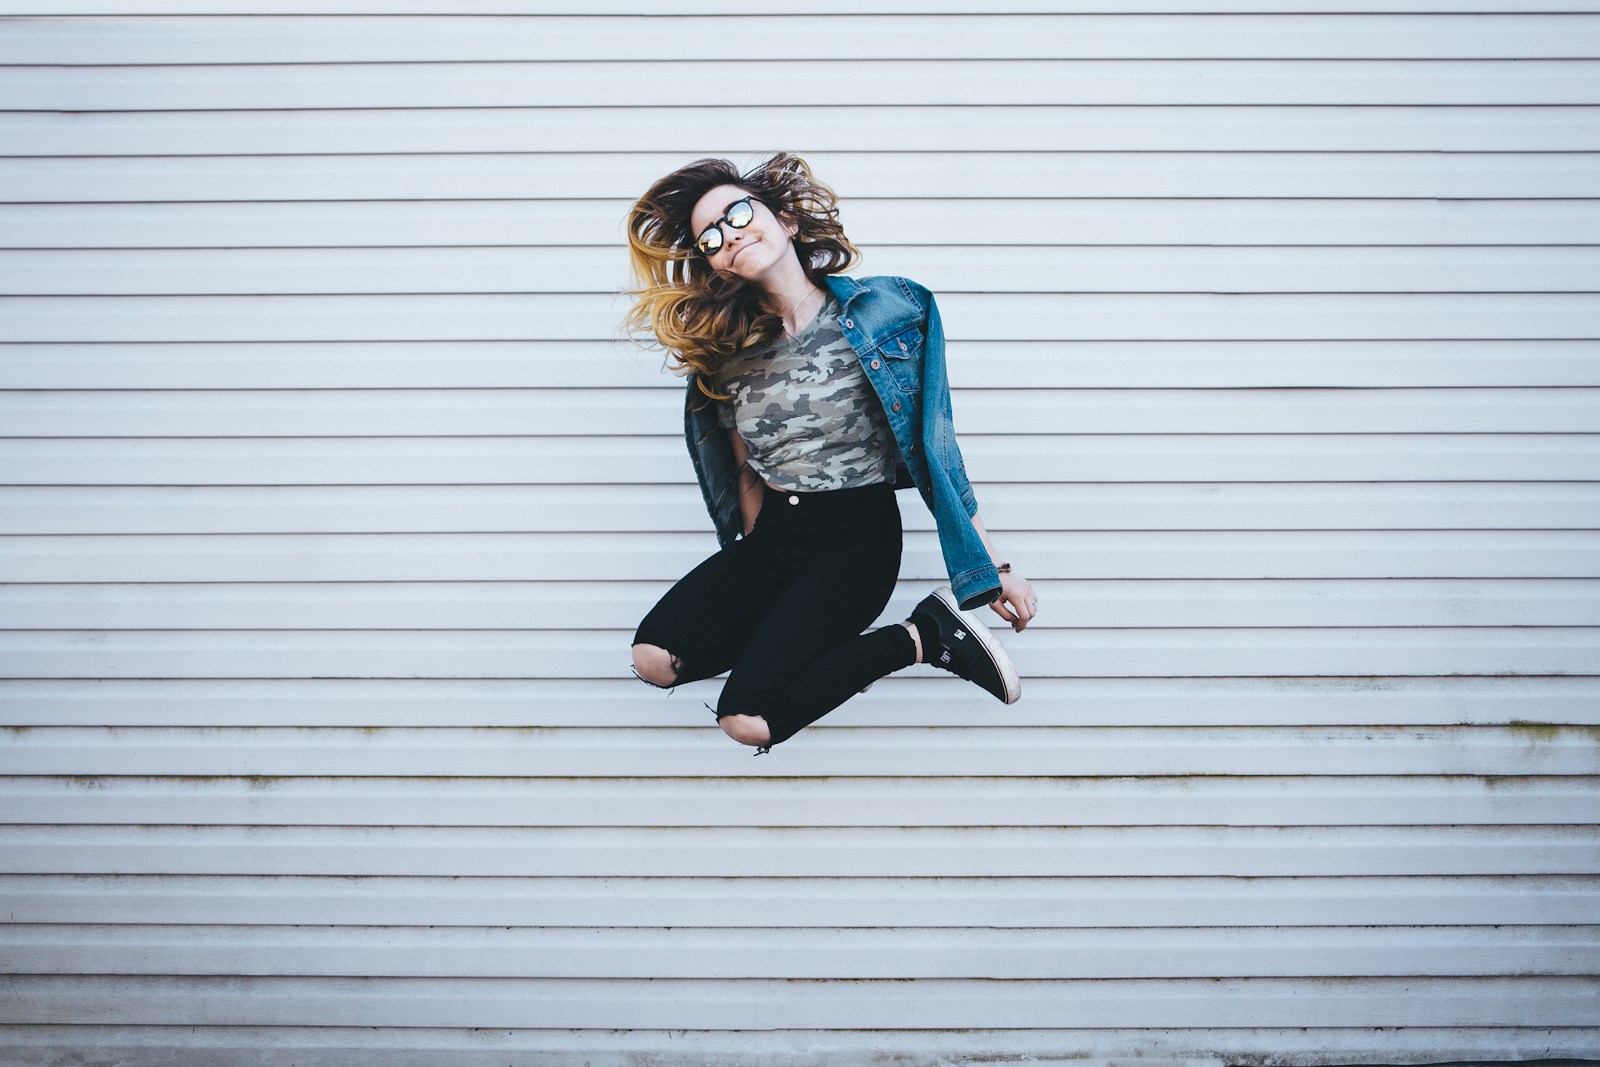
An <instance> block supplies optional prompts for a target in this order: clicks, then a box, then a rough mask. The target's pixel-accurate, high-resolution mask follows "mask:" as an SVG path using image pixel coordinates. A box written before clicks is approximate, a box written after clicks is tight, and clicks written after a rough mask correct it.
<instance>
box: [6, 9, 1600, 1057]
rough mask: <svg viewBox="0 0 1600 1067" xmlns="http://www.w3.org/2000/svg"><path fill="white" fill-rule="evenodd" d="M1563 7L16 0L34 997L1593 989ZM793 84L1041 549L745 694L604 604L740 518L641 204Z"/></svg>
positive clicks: (1579, 162)
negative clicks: (1021, 602) (631, 208)
mask: <svg viewBox="0 0 1600 1067" xmlns="http://www.w3.org/2000/svg"><path fill="white" fill-rule="evenodd" d="M1525 6H1527V5H1517V4H1512V3H1509V2H1504V0H1501V2H1495V0H1410V2H1406V3H1395V4H1390V5H1382V4H1373V3H1354V2H1347V0H1231V2H1230V3H1228V4H1226V5H1222V4H1216V3H1212V2H1206V0H1106V2H1104V3H1099V4H1096V5H1093V6H1092V7H1090V6H1085V5H1070V7H1071V8H1072V10H1073V11H1074V12H1075V13H1073V14H1070V15H1067V14H1060V13H1058V12H1059V11H1060V10H1061V8H1062V7H1063V5H1054V4H1047V3H1042V2H1035V0H1014V2H1012V3H1009V4H1008V5H1006V7H1005V8H1004V10H1003V11H1002V12H1000V13H993V12H989V13H979V12H978V11H977V9H976V8H974V7H971V6H965V5H960V4H956V3H954V2H951V0H943V2H941V0H925V2H915V0H877V2H874V3H869V4H866V5H863V4H860V3H845V2H843V0H839V2H834V0H826V2H822V3H808V4H805V5H799V4H795V5H778V4H757V3H753V2H750V0H701V2H699V3H692V2H684V3H677V4H673V5H671V6H669V7H665V6H660V5H655V4H649V3H645V2H643V0H638V2H633V0H607V2H604V3H585V4H582V5H566V6H561V5H556V4H550V3H536V2H532V0H517V2H511V3H494V2H489V0H415V2H406V0H339V2H337V3H327V2H322V0H316V2H313V0H258V2H253V3H250V4H244V3H232V4H226V5H219V4H217V3H214V2H203V0H164V2H163V3H160V4H156V3H152V2H150V0H98V2H95V0H65V2H61V3H52V4H48V5H47V4H43V3H39V2H36V0H0V15H5V16H8V17H6V18H5V19H3V20H0V64H3V66H0V110H3V112H4V114H3V115H0V292H3V293H4V294H6V296H5V298H4V299H0V725H3V726H5V727H8V729H6V730H4V731H3V732H0V916H4V917H5V919H6V921H7V925H5V926H4V927H0V971H3V972H5V974H4V975H3V976H0V1063H4V1064H8V1065H9V1064H28V1065H46V1064H48V1065H55V1067H59V1065H64V1064H68V1063H71V1064H77V1063H82V1062H90V1061H92V1062H113V1061H114V1062H119V1063H130V1064H147V1063H149V1064H154V1063H181V1064H194V1065H207V1067H210V1065H219V1067H226V1065H240V1067H243V1065H246V1064H249V1065H272V1067H287V1065H291V1064H298V1065H302V1067H303V1065H305V1064H328V1065H333V1064H338V1065H372V1067H379V1065H382V1067H390V1065H411V1067H423V1065H429V1067H431V1065H435V1064H442V1063H448V1064H451V1065H452V1067H454V1065H462V1067H489V1065H502V1064H579V1063H581V1064H590V1065H595V1067H623V1065H640V1064H644V1063H649V1064H655V1065H682V1067H688V1065H695V1067H699V1065H705V1064H724V1065H733V1064H737V1065H739V1067H766V1065H774V1067H777V1065H785V1067H801V1065H804V1067H841V1065H844V1067H854V1065H857V1064H861V1065H868V1064H891V1063H893V1064H901V1065H930V1067H931V1065H934V1064H956V1063H967V1062H979V1061H981V1062H991V1061H994V1060H997V1059H1005V1058H1026V1059H1029V1062H1067V1061H1070V1062H1073V1063H1087V1064H1109V1063H1112V1062H1125V1061H1127V1060H1128V1059H1130V1058H1135V1057H1137V1058H1140V1059H1141V1060H1142V1061H1145V1062H1152V1063H1163V1064H1172V1063H1193V1064H1200V1063H1205V1064H1223V1063H1237V1062H1250V1063H1268V1064H1273V1063H1282V1064H1288V1063H1294V1064H1351V1063H1424V1062H1439V1061H1451V1060H1454V1061H1483V1060H1516V1059H1532V1058H1539V1057H1552V1058H1553V1057H1567V1058H1573V1057H1594V1058H1600V1029H1597V1024H1600V995H1597V994H1600V987H1597V983H1596V979H1595V974H1596V965H1597V962H1600V938H1597V936H1596V935H1597V933H1600V894H1597V893H1596V889H1597V887H1600V848H1597V847H1596V845H1597V836H1600V835H1597V833H1596V826H1597V824H1600V791H1597V790H1596V789H1595V785H1596V782H1597V778H1596V777H1595V776H1596V775H1597V774H1600V760H1597V758H1596V747H1597V746H1596V740H1597V737H1600V735H1597V733H1596V730H1597V728H1600V670H1597V667H1596V665H1597V663H1600V656H1597V653H1600V639H1597V635H1600V595H1597V594H1600V537H1597V535H1596V530H1597V529H1600V494H1597V493H1596V480H1595V479H1596V471H1597V470H1600V465H1597V461H1600V402H1597V398H1600V310H1597V301H1596V297H1595V293H1596V291H1597V290H1600V256H1597V255H1596V253H1595V246H1596V245H1597V243H1600V207H1597V199H1596V194H1597V191H1600V153H1597V152H1596V151H1595V148H1596V144H1597V135H1600V5H1596V4H1593V3H1587V2H1576V0H1541V2H1540V3H1539V4H1538V5H1533V6H1536V7H1537V8H1538V11H1537V12H1530V11H1525V10H1523V8H1524V7H1525ZM776 148H791V149H793V150H796V151H799V152H801V153H803V154H804V155H806V156H807V158H808V159H810V160H811V162H812V163H813V164H814V166H815V168H816V170H817V172H818V173H819V174H820V175H821V176H823V177H824V178H825V179H827V180H829V181H830V182H832V183H834V184H835V185H836V187H837V188H838V189H840V190H841V191H842V193H843V194H844V197H845V199H844V201H843V209H844V217H845V221H846V223H847V225H848V227H849V230H850V232H851V234H852V236H853V238H854V239H855V240H856V241H857V242H858V243H859V244H860V245H861V246H862V247H863V248H865V249H866V263H865V265H864V267H863V271H864V272H865V273H895V274H906V275H910V276H913V277H915V278H917V279H918V280H920V281H922V282H924V283H925V284H927V285H929V286H930V287H931V288H933V289H934V290H935V291H937V292H938V293H939V294H940V303H941V308H942V310H943V313H944V320H945V323H946V327H947V330H948V332H949V334H950V336H951V339H952V347H951V352H950V360H951V374H952V379H953V381H954V383H955V386H956V398H955V403H956V408H957V425H958V428H959V429H960V430H961V433H962V440H963V443H964V447H965V450H966V453H967V458H968V461H969V467H970V469H971V472H972V473H973V475H974V478H975V481H976V483H977V488H978V492H979V496H980V500H981V501H982V504H983V514H984V516H985V518H986V519H987V521H988V525H989V527H990V528H991V529H993V530H994V531H996V538H997V540H998V541H999V543H1000V544H1001V545H1002V546H1003V548H1004V550H1005V553H1006V555H1007V556H1008V557H1010V558H1012V559H1013V560H1015V561H1016V562H1017V563H1018V565H1019V567H1020V569H1022V570H1023V571H1024V572H1025V573H1027V574H1028V575H1029V576H1030V577H1032V578H1033V579H1034V581H1035V583H1036V587H1037V588H1038V589H1039V590H1040V592H1041V593H1042V598H1043V610H1044V614H1043V615H1042V616H1041V618H1040V620H1039V622H1038V623H1037V624H1036V625H1035V627H1033V628H1032V629H1030V630H1029V632H1028V633H1027V634H1026V635H1024V636H1022V637H1012V638H1009V639H1008V641H1007V643H1008V646H1009V647H1010V648H1011V649H1012V650H1013V653H1014V655H1015V657H1016V659H1017V661H1018V664H1019V666H1020V668H1021V671H1022V673H1023V675H1024V678H1025V695H1026V698H1025V699H1024V700H1023V701H1022V702H1021V703H1020V704H1017V705H1015V706H1012V707H1002V706H999V705H997V704H993V703H992V702H988V701H986V700H984V699H983V698H981V697H980V696H978V695H976V694H975V692H974V691H972V690H971V689H970V688H969V687H966V686H963V685H961V684H960V683H958V682H955V681H953V680H950V679H948V678H946V677H942V676H938V675H935V674H934V673H933V672H931V671H925V670H924V669H920V668H919V669H916V670H913V671H908V672H906V673H905V674H904V675H903V676H896V677H894V678H892V679H890V680H888V681H885V682H883V683H880V684H879V685H878V686H876V687H874V689H873V691H872V692H871V693H870V694H868V695H866V696H864V697H861V698H859V699H857V700H854V701H852V702H851V703H850V704H849V705H847V706H846V707H844V708H842V709H840V710H839V711H837V712H835V713H834V714H833V715H831V716H829V717H828V718H826V719H824V720H823V721H822V722H821V723H819V724H818V725H817V726H815V727H813V728H811V729H809V730H807V731H805V732H804V733H803V734H802V735H800V736H798V737H797V738H795V739H794V740H793V741H791V742H789V743H786V744H785V745H783V746H781V747H780V748H778V749H777V750H775V751H774V752H773V753H771V754H770V755H768V756H765V757H763V758H761V759H751V758H750V750H749V749H747V748H741V747H739V746H737V745H734V744H733V743H732V742H731V741H729V740H727V739H726V738H725V737H723V736H722V735H721V734H720V732H718V731H717V730H716V729H715V727H714V725H713V723H712V721H711V716H710V714H709V712H707V711H706V710H705V708H704V707H703V706H702V705H701V700H702V699H707V698H710V697H711V696H712V694H713V693H714V692H715V686H714V685H708V684H700V685H695V686H688V687H684V688H682V689H680V690H679V691H678V692H677V693H675V694H674V695H672V696H666V695H664V694H661V693H659V692H656V691H654V690H650V689H647V688H646V687H644V686H642V685H640V684H639V683H637V682H636V681H633V680H632V679H631V678H629V677H628V676H627V671H626V664H627V647H626V646H627V643H628V639H629V636H630V634H631V631H632V627H633V626H634V625H635V623H636V622H637V620H638V618H639V616H640V615H641V614H642V612H643V611H644V610H645V609H646V608H647V607H648V606H649V605H650V604H651V603H653V601H654V600H655V598H656V597H657V596H659V595H660V593H661V591H662V590H663V589H664V588H665V587H666V585H667V584H668V583H669V582H670V581H672V580H673V579H674V578H676V577H677V576H678V575H679V574H681V573H682V572H683V571H685V570H686V569H688V567H689V566H691V565H692V564H693V563H694V562H695V561H696V560H698V559H699V558H700V557H701V556H703V555H704V554H705V553H706V552H707V551H709V550H710V549H711V548H712V547H713V545H714V542H713V539H712V537H711V535H710V533H709V530H708V524H707V520H706V518H705V515H704V512H703V509H702V507H701V505H700V502H699V499H698V494H697V492H696V491H695V488H694V486H693V484H692V481H691V473H690V469H689V464H688V462H687V459H686V457H685V456H684V455H683V451H682V445H681V440H680V437H679V419H680V412H679V392H678V388H677V380H676V379H674V378H671V377H668V376H664V375H661V374H659V373H658V369H657V359H656V358H655V357H653V356H650V355H648V354H644V355H641V354H639V353H637V352H636V351H634V350H632V349H631V348H630V347H629V346H627V345H626V344H624V343H623V342H622V341H621V339H620V338H619V337H618V336H617V331H618V320H619V318H620V315H621V313H622V311H623V309H624V307H625V300H624V298H622V297H621V296H620V295H618V290H619V288H620V287H622V286H623V285H625V284H626V282H627V277H626V273H625V270H626V264H625V252H624V249H623V245H622V240H621V225H620V222H621V217H622V215H623V212H624V211H625V208H626V206H627V204H628V202H629V201H630V199H631V197H632V196H634V195H637V194H638V193H639V192H640V191H642V190H643V188H644V187H645V186H646V185H647V184H648V183H649V182H650V181H651V180H653V179H654V178H655V177H657V176H659V175H660V174H662V173H665V172H666V171H668V170H670V169H671V168H673V167H675V166H677V165H680V164H682V163H684V162H686V161H688V160H690V159H693V158H696V157H698V156H701V155H711V154H716V155H729V156H731V157H733V158H735V159H736V160H737V161H739V162H740V163H750V162H754V161H755V160H757V159H759V158H761V157H762V156H764V155H765V154H766V153H767V152H769V151H771V150H773V149H776ZM907 504H908V506H907V511H906V514H907V520H908V525H909V528H910V530H911V532H910V534H909V537H908V552H907V556H906V565H905V571H904V574H903V579H904V580H903V582H902V586H901V591H900V593H899V595H898V596H897V597H896V599H895V601H894V603H893V604H892V605H891V609H890V612H889V616H890V617H898V616H899V614H901V613H903V612H904V611H905V610H906V609H907V608H908V607H909V605H910V604H911V603H912V602H913V601H914V599H915V598H917V597H919V596H921V595H922V594H923V593H924V592H925V591H926V589H927V588H928V587H929V586H930V585H931V584H932V583H933V582H934V581H936V580H939V579H941V578H942V576H943V575H942V568H941V564H940V561H939V558H938V553H937V545H936V543H935V541H934V539H933V533H932V523H931V520H930V519H929V518H928V517H927V516H926V515H925V514H922V513H921V512H920V509H919V507H918V506H917V502H916V501H915V500H914V499H909V500H908V501H907Z"/></svg>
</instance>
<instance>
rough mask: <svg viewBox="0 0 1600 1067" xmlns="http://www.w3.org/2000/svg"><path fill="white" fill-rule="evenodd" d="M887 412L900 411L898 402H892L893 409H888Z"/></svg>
mask: <svg viewBox="0 0 1600 1067" xmlns="http://www.w3.org/2000/svg"><path fill="white" fill-rule="evenodd" d="M889 410H890V411H899V410H900V401H898V400H896V401H895V402H894V407H892V408H890V409H889Z"/></svg>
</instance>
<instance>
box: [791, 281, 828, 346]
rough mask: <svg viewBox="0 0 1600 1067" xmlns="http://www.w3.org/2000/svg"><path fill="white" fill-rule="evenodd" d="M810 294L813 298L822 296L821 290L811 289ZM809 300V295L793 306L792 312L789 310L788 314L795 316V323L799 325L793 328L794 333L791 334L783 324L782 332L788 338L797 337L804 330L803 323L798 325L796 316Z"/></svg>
mask: <svg viewBox="0 0 1600 1067" xmlns="http://www.w3.org/2000/svg"><path fill="white" fill-rule="evenodd" d="M811 294H812V295H815V296H821V295H822V290H821V289H813V290H812V291H811ZM810 300H811V296H810V295H808V296H806V297H805V298H804V299H802V300H801V301H800V303H798V304H796V305H795V306H794V308H793V310H791V311H790V312H789V314H790V315H794V316H796V319H795V321H796V322H797V323H799V324H798V325H797V326H796V327H795V329H794V332H792V333H791V332H790V331H789V328H788V326H787V324H785V326H784V331H783V332H784V333H785V334H788V336H790V337H798V336H799V335H800V331H801V330H803V329H805V323H800V322H799V318H798V316H799V312H800V309H801V308H803V307H805V306H806V304H807V303H809V302H810ZM785 317H787V316H785Z"/></svg>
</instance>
